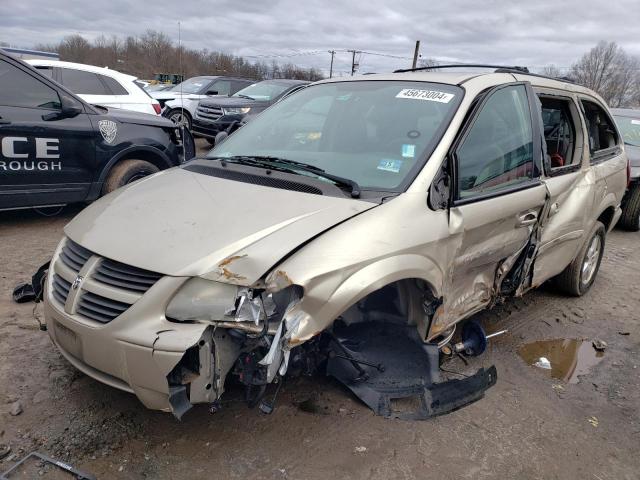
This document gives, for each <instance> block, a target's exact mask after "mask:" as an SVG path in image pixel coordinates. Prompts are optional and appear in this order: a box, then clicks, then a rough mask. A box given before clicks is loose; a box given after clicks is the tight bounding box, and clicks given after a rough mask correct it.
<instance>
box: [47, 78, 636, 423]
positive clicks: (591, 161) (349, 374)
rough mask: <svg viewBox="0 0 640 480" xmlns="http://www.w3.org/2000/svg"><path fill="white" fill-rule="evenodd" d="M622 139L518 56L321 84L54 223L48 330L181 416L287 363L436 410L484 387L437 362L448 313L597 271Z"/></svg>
mask: <svg viewBox="0 0 640 480" xmlns="http://www.w3.org/2000/svg"><path fill="white" fill-rule="evenodd" d="M622 144H623V142H622V138H621V137H620V135H619V133H618V130H617V128H616V126H615V124H614V122H613V120H612V118H611V116H610V113H609V111H608V108H607V106H606V104H605V103H604V102H603V100H602V99H601V98H600V97H598V96H597V95H596V94H595V93H594V92H592V91H590V90H588V89H585V88H582V87H579V86H577V85H573V84H570V83H565V82H561V81H557V80H552V79H548V78H543V77H540V76H535V75H529V74H526V73H523V72H521V71H520V70H517V69H503V70H499V71H496V72H491V73H478V72H471V73H470V72H464V73H452V72H448V73H446V72H443V71H438V72H432V71H430V72H420V71H417V72H404V73H394V74H384V75H366V76H360V77H358V76H355V77H351V78H348V79H345V78H336V79H331V80H325V81H321V82H318V83H316V84H313V85H311V86H309V87H307V88H305V89H303V90H302V91H300V92H297V93H295V94H294V95H292V96H290V97H288V98H286V99H284V100H283V101H281V102H279V103H277V104H276V105H274V106H272V107H271V108H269V109H267V110H266V111H265V112H263V113H262V114H260V115H259V116H258V117H257V118H256V119H255V120H254V121H253V122H251V123H249V124H247V125H246V126H244V127H242V128H241V129H239V130H238V131H237V132H235V133H234V134H233V135H231V136H229V137H228V138H227V139H226V140H225V141H224V142H220V143H219V144H218V145H217V146H216V148H215V149H213V150H212V151H211V152H210V153H209V154H208V155H207V157H206V158H199V159H195V160H193V161H191V162H188V163H186V164H184V165H183V166H181V167H178V168H174V169H171V170H168V171H163V172H160V173H158V174H156V175H153V176H151V177H147V178H144V179H142V180H140V181H138V182H136V183H134V184H132V185H127V186H125V187H123V188H121V189H119V190H117V191H116V192H114V193H112V194H110V195H107V196H106V197H104V198H102V199H100V200H99V201H97V202H95V203H94V204H92V205H91V206H89V207H88V208H87V209H85V210H84V211H82V212H81V213H80V214H79V215H78V216H77V217H76V218H75V219H74V220H73V221H71V222H70V223H69V224H68V225H67V226H66V228H65V235H66V236H65V238H64V239H63V240H62V241H61V243H60V245H59V246H58V248H57V250H56V252H55V254H54V257H53V260H52V263H51V268H50V270H49V273H48V279H47V288H46V291H45V316H46V321H47V325H48V331H49V333H50V335H51V338H52V339H53V341H54V342H55V344H56V345H57V347H58V348H59V349H60V351H61V352H62V354H63V355H64V356H65V357H66V358H67V359H68V360H69V362H71V363H72V364H73V365H75V366H76V367H77V368H78V369H79V370H81V371H83V372H85V373H86V374H87V375H90V376H91V377H93V378H95V379H97V380H99V381H101V382H104V383H107V384H109V385H112V386H113V387H115V388H119V389H121V390H125V391H128V392H133V393H135V394H136V395H137V396H138V398H139V399H140V400H141V401H142V402H143V403H144V404H145V405H146V406H147V407H149V408H152V409H159V410H164V411H172V412H173V413H174V414H175V415H176V416H177V417H180V416H181V415H182V414H183V413H184V412H185V411H187V410H188V409H189V408H190V407H191V405H192V404H196V403H209V404H211V405H212V408H213V409H215V408H218V407H219V399H220V397H221V395H222V394H223V392H224V389H225V385H228V383H229V381H230V380H231V379H234V380H236V381H237V382H239V383H240V384H241V385H243V386H244V388H245V389H246V399H247V402H248V403H249V404H250V405H256V404H260V405H261V408H262V409H263V410H264V411H269V410H270V409H271V408H272V407H273V401H272V400H269V399H270V398H272V397H271V396H272V395H273V396H275V394H276V393H277V388H278V387H279V385H281V384H282V381H283V380H284V378H285V376H286V375H292V374H300V373H310V372H313V371H316V370H318V369H323V370H325V371H326V372H327V373H329V374H330V375H333V376H334V377H336V378H338V379H339V380H340V381H342V382H343V383H345V384H346V385H347V386H348V387H349V388H350V389H351V390H353V391H354V392H355V393H356V395H358V396H359V397H360V398H362V399H363V401H364V402H365V403H367V404H368V405H369V406H371V407H372V408H373V409H374V410H375V411H376V412H377V413H381V414H384V415H387V416H392V415H394V412H396V410H395V409H394V403H395V402H396V400H398V399H405V398H409V397H415V398H416V399H417V401H418V405H419V408H418V410H419V411H418V416H420V417H427V416H431V415H436V414H440V413H445V412H446V411H449V410H452V409H454V408H458V407H460V406H462V405H464V404H466V403H469V402H471V401H473V400H476V399H478V398H479V397H480V396H482V393H483V392H484V390H486V389H487V388H488V387H490V386H491V385H492V384H493V383H495V369H493V370H491V369H489V370H484V369H481V370H480V371H478V373H477V374H476V375H472V376H471V377H469V378H467V379H465V380H450V381H444V380H443V379H442V378H440V372H439V371H438V355H439V350H441V349H444V348H450V347H451V344H450V342H451V339H452V337H453V335H454V333H455V328H456V325H457V324H458V323H459V322H461V321H463V320H465V319H467V318H468V317H470V316H472V315H473V314H475V313H477V312H479V311H481V310H483V309H486V308H489V307H491V306H492V305H494V304H495V302H496V301H498V300H500V299H501V298H504V297H508V296H518V295H522V294H523V293H524V292H526V291H528V290H530V289H532V288H536V287H538V286H539V285H541V284H542V283H543V282H546V281H547V280H550V279H554V282H555V284H556V285H557V288H558V289H560V290H562V291H564V292H566V293H567V294H569V295H576V296H579V295H583V294H585V293H586V292H587V291H588V290H589V288H590V287H591V286H592V284H593V283H594V280H595V278H596V274H597V272H598V268H599V265H600V260H601V258H602V253H603V250H604V247H605V239H606V234H607V232H608V231H609V230H610V229H611V228H612V227H613V226H614V225H615V223H616V222H617V220H618V218H619V217H620V202H621V199H622V197H623V194H624V192H625V186H626V181H627V175H626V168H627V158H626V156H625V153H624V150H623V146H622ZM271 391H272V393H270V392H271Z"/></svg>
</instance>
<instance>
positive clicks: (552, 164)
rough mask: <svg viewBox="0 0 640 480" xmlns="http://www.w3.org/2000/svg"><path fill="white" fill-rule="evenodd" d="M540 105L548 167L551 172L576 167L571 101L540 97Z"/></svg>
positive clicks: (574, 128) (574, 131)
mask: <svg viewBox="0 0 640 480" xmlns="http://www.w3.org/2000/svg"><path fill="white" fill-rule="evenodd" d="M540 103H541V104H542V124H543V128H544V140H545V144H546V147H547V158H546V163H547V165H548V167H549V168H550V169H551V172H560V171H562V170H564V167H569V166H573V165H577V164H578V163H580V157H579V156H578V155H576V154H575V146H576V126H575V125H576V124H575V119H574V115H573V113H572V109H571V105H572V101H571V100H570V99H561V98H557V97H546V96H540ZM566 170H567V171H569V170H570V171H573V170H574V169H566Z"/></svg>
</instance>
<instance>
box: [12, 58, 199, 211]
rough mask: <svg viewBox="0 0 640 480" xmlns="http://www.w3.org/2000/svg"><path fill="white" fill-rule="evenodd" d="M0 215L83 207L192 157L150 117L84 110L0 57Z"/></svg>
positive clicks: (188, 142) (183, 135) (37, 74)
mask: <svg viewBox="0 0 640 480" xmlns="http://www.w3.org/2000/svg"><path fill="white" fill-rule="evenodd" d="M0 139H1V142H0V210H6V209H14V208H25V207H39V206H48V205H64V204H67V203H72V202H87V201H91V200H95V199H96V198H98V197H100V196H101V195H104V194H106V193H109V192H112V191H113V190H115V189H116V188H118V187H120V186H122V185H125V184H128V183H131V182H133V181H134V180H137V179H139V178H142V177H143V176H146V175H150V174H152V173H155V172H157V171H159V170H163V169H166V168H169V167H172V166H175V165H180V164H181V163H182V162H183V161H184V160H185V158H186V159H189V158H191V157H192V156H193V155H194V154H195V147H194V143H193V138H192V137H191V135H190V134H189V133H188V132H181V131H180V129H178V128H176V126H175V124H173V123H172V122H171V121H169V120H167V119H166V118H162V117H160V116H158V115H147V114H144V113H138V112H130V111H126V110H121V109H108V108H105V107H98V106H92V105H90V104H89V103H87V102H85V101H84V100H82V99H81V98H80V97H78V96H76V95H74V94H73V93H71V91H70V90H68V89H67V88H65V87H63V86H61V85H59V84H58V83H56V82H54V81H53V80H52V79H51V77H50V76H48V75H45V74H43V73H42V70H36V69H34V68H33V67H31V66H29V65H27V64H26V63H23V62H22V61H20V60H17V59H15V58H13V57H11V56H9V55H5V54H4V53H2V52H1V51H0Z"/></svg>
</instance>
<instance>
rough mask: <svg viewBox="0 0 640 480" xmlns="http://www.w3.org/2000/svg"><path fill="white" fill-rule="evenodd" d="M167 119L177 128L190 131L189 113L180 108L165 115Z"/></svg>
mask: <svg viewBox="0 0 640 480" xmlns="http://www.w3.org/2000/svg"><path fill="white" fill-rule="evenodd" d="M167 118H168V119H169V120H172V121H173V123H175V124H176V125H177V126H179V127H185V128H186V129H187V130H189V131H191V117H190V116H189V113H188V112H187V111H186V110H184V109H182V108H175V109H173V110H171V111H170V112H169V113H168V114H167Z"/></svg>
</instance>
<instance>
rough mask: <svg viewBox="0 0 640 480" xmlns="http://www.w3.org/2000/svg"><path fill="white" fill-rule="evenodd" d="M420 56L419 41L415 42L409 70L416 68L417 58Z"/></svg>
mask: <svg viewBox="0 0 640 480" xmlns="http://www.w3.org/2000/svg"><path fill="white" fill-rule="evenodd" d="M419 56H420V40H416V49H415V50H414V52H413V63H412V64H411V68H416V66H417V65H418V57H419Z"/></svg>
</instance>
